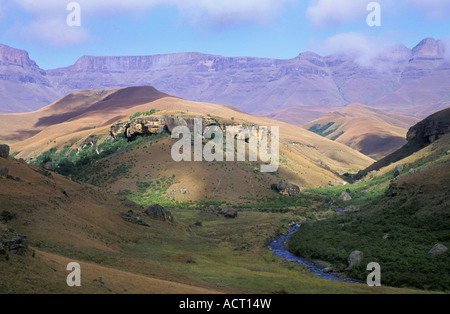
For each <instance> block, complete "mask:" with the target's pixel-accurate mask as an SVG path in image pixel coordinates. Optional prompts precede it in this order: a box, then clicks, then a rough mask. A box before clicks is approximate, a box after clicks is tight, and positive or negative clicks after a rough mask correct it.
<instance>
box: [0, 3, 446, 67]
mask: <svg viewBox="0 0 450 314" xmlns="http://www.w3.org/2000/svg"><path fill="white" fill-rule="evenodd" d="M70 2H71V1H70V0H39V1H35V0H0V43H3V44H6V45H9V46H12V47H15V48H20V49H24V50H27V51H28V52H29V53H30V57H31V58H32V59H34V60H35V61H36V62H37V63H38V65H39V66H40V67H42V68H44V69H51V68H57V67H63V66H68V65H71V64H73V63H75V61H76V60H77V59H78V58H79V57H81V56H83V55H99V56H111V55H151V54H163V53H176V52H188V51H196V52H203V53H209V54H218V55H224V56H254V57H268V58H279V59H287V58H293V57H295V56H297V55H298V54H299V53H301V52H304V51H315V52H317V53H319V54H322V55H328V54H331V53H334V52H336V51H338V50H342V49H343V47H344V48H345V49H347V48H348V49H356V50H359V51H361V53H364V52H367V51H373V50H377V49H378V48H379V47H382V46H385V45H389V44H399V43H403V44H405V45H406V46H407V47H409V48H412V47H414V46H415V45H416V44H417V43H419V42H420V40H422V39H423V38H425V37H434V38H436V39H444V40H448V39H449V38H450V36H449V29H450V1H448V0H427V1H422V0H379V1H376V2H378V3H379V4H380V6H381V26H380V27H369V26H368V25H367V22H366V19H367V16H368V14H369V13H370V12H369V11H367V5H368V4H369V3H370V2H372V1H366V0H224V1H217V0H128V1H123V0H108V1H105V0H78V1H75V2H77V3H79V4H80V8H81V26H80V27H70V26H68V25H67V22H66V19H67V15H68V14H69V13H70V12H69V11H67V8H66V6H67V4H68V3H70ZM333 39H334V40H333ZM449 50H450V49H449Z"/></svg>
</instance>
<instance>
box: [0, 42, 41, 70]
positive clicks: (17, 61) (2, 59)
mask: <svg viewBox="0 0 450 314" xmlns="http://www.w3.org/2000/svg"><path fill="white" fill-rule="evenodd" d="M0 64H2V65H18V66H21V67H24V68H38V66H37V64H36V63H35V62H34V61H33V60H31V59H30V57H29V56H28V52H26V51H24V50H19V49H14V48H11V47H8V46H5V45H1V44H0Z"/></svg>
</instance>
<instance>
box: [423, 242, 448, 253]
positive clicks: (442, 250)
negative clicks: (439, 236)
mask: <svg viewBox="0 0 450 314" xmlns="http://www.w3.org/2000/svg"><path fill="white" fill-rule="evenodd" d="M447 252H448V247H446V246H445V245H443V244H440V243H438V244H436V245H435V246H433V248H432V249H431V250H430V251H429V252H428V254H431V255H440V254H444V253H447Z"/></svg>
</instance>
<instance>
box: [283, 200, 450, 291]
mask: <svg viewBox="0 0 450 314" xmlns="http://www.w3.org/2000/svg"><path fill="white" fill-rule="evenodd" d="M380 202H383V199H382V198H381V199H380ZM418 209H419V208H418V206H417V205H416V204H411V205H402V202H399V203H398V204H393V205H391V206H389V207H384V208H383V209H382V210H377V211H374V212H368V213H367V212H366V213H360V214H353V215H350V214H347V215H334V216H332V217H329V218H328V219H326V220H322V221H314V222H308V223H305V224H304V225H303V226H302V228H301V229H300V231H299V232H298V233H296V234H295V235H294V236H293V238H292V240H291V241H290V244H289V250H290V251H291V252H293V253H294V254H296V255H299V256H305V257H311V258H315V259H321V260H327V261H330V262H332V263H333V264H334V265H335V267H337V268H338V269H339V270H341V271H342V270H344V269H345V268H346V267H347V266H348V264H347V258H348V256H349V254H350V253H351V252H352V251H354V250H360V251H363V253H364V260H363V262H362V264H361V265H360V266H358V267H355V268H353V269H352V270H351V271H350V272H349V275H350V276H351V277H352V278H355V279H359V280H362V281H364V280H365V278H366V276H367V271H366V269H365V265H367V264H369V263H370V262H377V263H379V264H380V265H381V267H382V281H383V284H384V285H390V286H395V287H415V288H420V289H427V290H441V291H444V290H445V291H449V290H450V277H449V274H450V263H449V258H448V255H445V254H444V255H440V256H431V255H430V254H428V251H429V250H430V249H431V248H432V247H433V246H434V245H435V244H436V243H443V244H444V245H447V246H448V245H449V244H450V232H449V230H450V213H443V214H438V215H427V216H416V215H415V214H416V212H417V211H418ZM384 236H386V237H387V239H383V237H384Z"/></svg>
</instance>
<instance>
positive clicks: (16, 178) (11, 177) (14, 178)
mask: <svg viewBox="0 0 450 314" xmlns="http://www.w3.org/2000/svg"><path fill="white" fill-rule="evenodd" d="M7 178H8V179H10V180H13V181H20V178H19V177H16V176H10V175H8V177H7Z"/></svg>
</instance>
